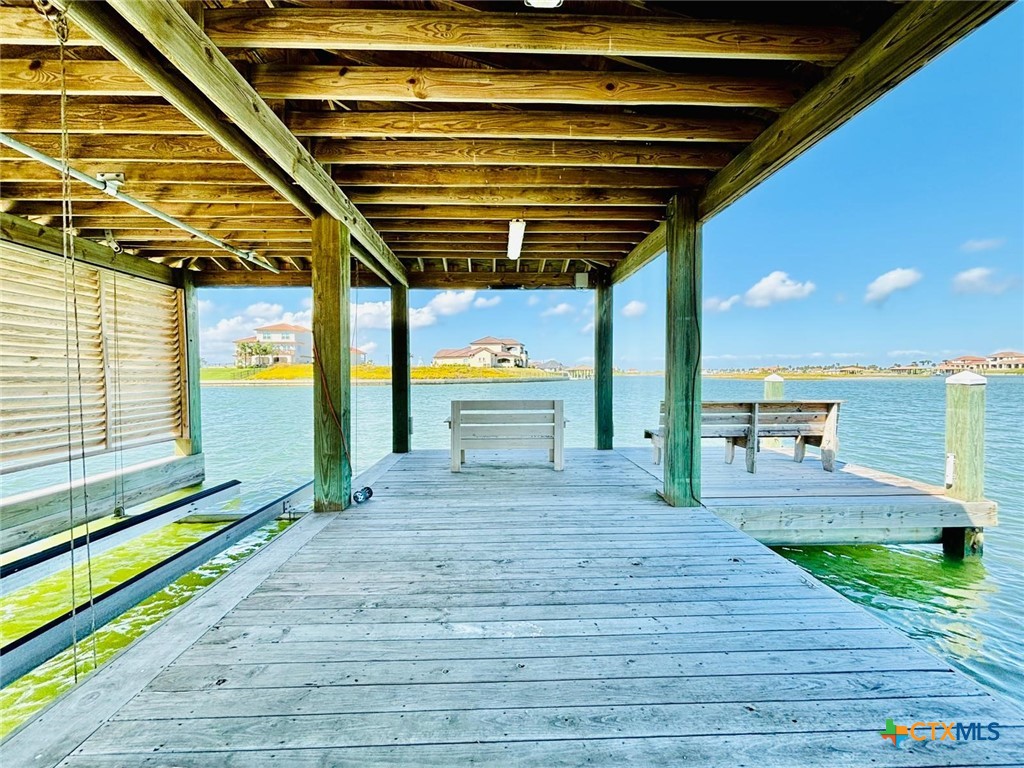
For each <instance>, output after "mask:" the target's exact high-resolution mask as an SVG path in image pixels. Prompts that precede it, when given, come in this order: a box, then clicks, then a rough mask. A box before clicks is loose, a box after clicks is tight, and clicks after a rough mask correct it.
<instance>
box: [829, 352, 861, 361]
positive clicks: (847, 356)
mask: <svg viewBox="0 0 1024 768" xmlns="http://www.w3.org/2000/svg"><path fill="white" fill-rule="evenodd" d="M829 357H834V358H835V359H836V360H856V359H857V358H860V357H865V355H864V353H863V352H833V353H832V354H831V355H829Z"/></svg>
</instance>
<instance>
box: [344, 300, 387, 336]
mask: <svg viewBox="0 0 1024 768" xmlns="http://www.w3.org/2000/svg"><path fill="white" fill-rule="evenodd" d="M350 315H351V317H352V325H353V326H355V327H356V328H358V329H359V330H362V329H364V328H378V329H386V328H390V327H391V302H390V301H363V302H360V303H359V304H353V305H352V306H351V307H350Z"/></svg>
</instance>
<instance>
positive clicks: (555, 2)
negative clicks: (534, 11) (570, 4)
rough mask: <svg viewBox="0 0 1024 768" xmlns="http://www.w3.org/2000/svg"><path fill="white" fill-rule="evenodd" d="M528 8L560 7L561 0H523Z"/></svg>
mask: <svg viewBox="0 0 1024 768" xmlns="http://www.w3.org/2000/svg"><path fill="white" fill-rule="evenodd" d="M523 2H524V3H526V5H527V7H528V8H561V7H562V0H523Z"/></svg>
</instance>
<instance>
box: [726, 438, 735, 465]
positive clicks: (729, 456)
mask: <svg viewBox="0 0 1024 768" xmlns="http://www.w3.org/2000/svg"><path fill="white" fill-rule="evenodd" d="M735 458H736V441H735V440H733V439H732V438H731V437H727V438H725V463H726V464H732V460H733V459H735Z"/></svg>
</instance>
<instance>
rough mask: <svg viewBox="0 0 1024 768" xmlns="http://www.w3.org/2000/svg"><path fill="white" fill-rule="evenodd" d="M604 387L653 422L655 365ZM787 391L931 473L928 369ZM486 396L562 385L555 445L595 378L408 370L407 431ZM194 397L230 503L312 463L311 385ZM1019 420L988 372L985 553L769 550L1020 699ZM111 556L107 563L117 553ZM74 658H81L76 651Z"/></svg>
mask: <svg viewBox="0 0 1024 768" xmlns="http://www.w3.org/2000/svg"><path fill="white" fill-rule="evenodd" d="M762 386H763V385H762V382H760V381H751V380H727V379H705V380H704V382H703V387H704V397H705V398H707V399H710V400H730V399H735V400H744V399H754V398H758V397H760V396H761V393H762ZM614 391H615V444H616V446H620V447H626V446H642V445H645V444H646V443H645V441H644V440H643V429H644V427H646V426H650V425H651V424H654V423H656V422H657V418H658V407H659V402H660V401H661V399H662V398H663V392H664V380H663V379H662V378H661V377H658V376H628V377H616V378H615V381H614ZM786 396H787V397H789V398H793V399H819V398H820V399H825V398H839V399H843V400H844V401H845V402H844V404H843V406H842V413H841V416H840V425H839V433H840V439H841V448H840V453H839V458H840V460H843V461H848V462H853V463H857V464H864V465H867V466H870V467H874V468H877V469H881V470H885V471H888V472H892V473H894V474H898V475H902V476H905V477H911V478H915V479H918V480H922V481H924V482H928V483H931V484H933V485H941V484H942V482H943V471H944V431H945V385H944V382H943V380H942V379H941V378H929V379H905V380H901V379H883V380H860V379H844V380H835V381H796V380H794V381H787V382H786ZM496 397H500V398H524V399H533V398H536V399H551V398H559V399H562V400H563V401H564V402H565V410H566V418H568V419H569V426H568V429H567V432H566V445H567V446H568V447H586V448H589V447H592V445H593V423H594V418H593V417H594V411H593V382H590V381H568V380H566V381H556V382H529V383H502V384H445V385H431V386H414V387H413V398H412V407H413V421H414V433H413V447H414V448H415V449H425V448H433V449H447V447H448V429H447V427H446V425H445V424H444V418H445V415H446V414H447V412H448V410H449V402H450V401H451V400H453V399H472V398H484V399H486V398H496ZM202 398H203V443H204V452H205V454H206V469H207V480H208V482H210V483H219V482H223V481H226V480H231V479H238V480H241V481H242V482H243V486H242V494H243V495H242V499H243V503H245V504H246V505H250V504H262V503H266V502H267V501H269V500H271V499H273V498H275V497H277V496H280V495H281V494H283V493H286V492H287V491H290V490H291V489H293V488H295V487H296V486H298V485H300V484H301V483H303V482H305V481H307V480H308V479H309V477H310V476H311V475H312V461H313V455H312V445H313V423H312V387H311V386H310V385H297V386H285V387H282V386H252V387H217V386H205V387H203V392H202ZM254 423H258V431H256V429H253V432H252V434H249V433H248V432H247V430H248V429H249V428H248V427H245V426H244V425H249V424H254ZM352 423H353V433H354V442H353V463H354V466H355V469H356V471H357V472H358V471H362V470H363V469H366V468H368V467H369V466H371V465H372V464H373V463H374V462H376V461H377V460H379V459H380V458H382V457H384V456H385V455H387V453H388V452H389V451H390V445H391V431H390V430H391V399H390V388H389V387H387V386H357V387H356V388H355V390H354V394H353V419H352ZM1022 424H1024V377H1009V376H1008V377H996V376H993V377H991V378H990V379H989V384H988V387H987V410H986V496H988V497H989V498H991V499H994V500H995V501H997V502H998V503H999V505H1000V513H999V516H1000V526H999V527H998V528H994V529H990V530H987V531H986V533H985V537H986V538H985V555H984V557H983V558H982V559H981V560H980V561H973V562H964V563H955V562H950V561H948V560H945V559H944V558H943V557H942V555H941V552H940V549H939V547H938V546H900V547H896V546H888V547H883V546H856V547H800V548H793V547H783V548H779V550H778V551H779V552H781V553H782V554H783V555H785V556H786V557H788V558H789V559H791V560H792V561H793V562H795V563H797V564H798V565H800V566H801V567H803V568H805V569H806V570H808V571H809V572H810V573H812V574H814V575H815V576H816V577H818V578H819V579H821V580H822V581H824V582H825V583H826V584H828V585H830V586H831V587H833V588H834V589H836V590H837V591H839V592H840V593H842V594H843V595H845V596H846V597H848V598H849V599H851V600H853V601H855V602H857V603H859V604H860V605H863V606H864V607H865V608H866V609H868V610H869V611H871V612H872V613H875V614H876V615H878V616H879V617H880V618H882V619H883V620H884V621H886V622H887V623H889V624H891V625H892V626H894V627H896V628H897V629H899V630H900V631H902V632H904V633H905V634H906V635H908V636H910V637H912V638H914V639H915V640H917V641H918V642H919V643H921V644H922V645H923V646H924V647H925V648H927V649H928V650H930V651H931V652H932V653H934V654H935V655H937V656H939V657H941V658H943V659H945V660H946V661H948V662H949V663H951V664H953V665H955V666H957V667H959V668H960V669H962V670H963V671H965V672H966V673H967V674H969V675H971V676H972V677H973V678H975V679H976V680H978V681H979V682H981V683H983V684H984V685H987V686H988V687H990V688H993V689H995V690H997V691H1000V692H1001V693H1003V694H1004V695H1007V696H1010V697H1011V698H1014V699H1016V700H1017V701H1020V702H1024V632H1022V629H1021V628H1022V626H1024V613H1022V606H1024V441H1021V440H1020V436H1021V425H1022ZM240 425H243V426H240ZM164 450H166V449H164ZM158 455H160V453H159V450H158V449H157V448H149V449H145V451H142V452H139V454H138V458H137V459H136V460H143V459H144V458H154V457H156V456H158ZM105 461H106V462H109V461H110V459H109V457H95V458H94V459H90V460H89V471H90V472H99V471H103V470H104V469H105V468H106V469H109V468H110V467H109V465H105V464H104V462H105ZM66 479H67V468H66V467H64V468H63V469H59V468H50V469H48V470H43V471H39V472H36V473H31V476H30V475H29V473H26V474H25V476H24V477H21V478H16V480H15V482H17V483H19V484H20V487H16V488H11V489H10V490H8V489H7V487H6V486H7V485H8V484H10V483H11V480H10V476H9V477H8V478H5V493H15V492H19V491H21V490H28V489H29V488H30V487H33V486H41V485H45V484H48V483H53V482H59V481H61V480H66ZM277 525H278V526H280V525H284V523H278V524H277ZM276 532H277V530H274V529H273V526H272V527H271V529H264V530H263V531H262V532H261V533H260V534H259V535H258V536H257V537H256V538H257V539H259V538H260V537H264V540H265V539H266V538H268V537H271V536H272V535H274V534H275V533H276ZM157 538H159V537H157ZM168 544H169V546H171V547H173V546H174V545H173V544H170V542H168ZM243 544H244V543H243ZM243 544H239V545H238V546H237V547H235V548H233V549H232V550H231V551H230V553H226V554H225V555H224V556H222V558H218V559H217V560H215V561H213V563H211V564H208V566H206V567H204V568H203V569H200V571H197V572H195V574H190V575H189V576H187V577H184V578H183V579H182V580H181V581H179V582H178V583H176V584H175V585H172V587H169V588H168V589H167V590H165V591H164V592H163V593H161V594H160V595H157V596H154V597H153V598H151V599H150V600H148V601H146V602H145V603H143V604H141V605H140V606H138V607H137V608H136V609H134V610H133V611H131V612H129V613H128V614H125V616H123V617H121V618H120V619H118V620H117V621H115V622H112V623H111V624H109V625H107V626H106V627H104V628H103V629H102V630H100V632H98V633H97V639H98V643H97V646H98V648H101V649H102V651H101V652H98V653H97V657H98V658H99V660H100V661H101V663H102V661H103V660H104V659H107V658H109V657H110V656H112V655H113V654H114V653H116V652H117V650H118V649H120V648H122V647H124V646H125V645H127V644H128V643H130V642H131V640H133V639H134V638H135V637H137V636H139V635H140V634H141V633H142V632H143V631H144V629H145V627H147V626H150V625H152V624H153V623H155V622H157V621H159V620H160V619H161V618H162V617H163V616H165V615H166V613H167V612H168V611H170V610H171V609H172V608H173V607H174V606H176V605H179V604H181V602H184V601H185V600H187V599H188V597H189V596H190V595H192V594H194V593H195V592H196V591H198V590H199V589H201V588H202V586H203V585H205V584H207V583H209V582H210V581H212V580H213V579H214V578H216V575H218V574H219V573H222V572H223V571H224V570H227V569H228V568H230V566H231V564H232V563H233V562H236V561H237V559H238V558H240V557H243V556H244V552H245V551H252V550H253V549H254V548H256V547H258V546H259V543H258V542H257V543H256V544H246V545H245V546H243ZM247 547H249V549H246V548H247ZM231 553H234V554H231ZM112 567H113V568H114V570H116V569H117V566H116V564H115V565H114V566H112ZM125 567H128V566H127V564H125ZM94 575H95V574H94ZM61 589H63V591H64V593H65V594H67V591H68V590H67V587H66V586H64V587H57V591H58V592H59V591H61ZM60 599H61V598H60V597H57V598H53V600H60ZM65 599H66V598H65ZM48 600H50V598H46V599H44V600H42V603H46V602H47V601H48ZM5 621H6V618H5ZM83 648H85V650H83ZM86 651H88V657H89V658H88V659H86V662H87V663H90V664H91V653H92V651H91V648H87V647H86V646H85V645H84V644H83V645H82V646H80V649H79V655H80V656H81V655H82V654H84V653H86ZM68 653H69V652H67V653H65V654H62V655H61V656H59V657H57V658H55V659H53V660H52V661H51V662H50V663H48V664H46V665H44V666H43V667H41V668H40V669H39V670H37V671H36V672H35V673H33V674H32V675H29V676H26V677H25V678H23V679H22V680H20V681H18V682H17V683H15V684H14V685H13V686H10V687H8V688H7V689H5V690H3V691H2V692H0V710H2V711H3V712H4V715H3V718H4V724H3V727H2V729H3V730H4V732H6V731H8V730H10V728H12V727H14V725H9V723H14V724H15V725H16V722H17V721H18V720H19V719H20V718H23V717H25V716H28V714H30V713H31V712H33V711H36V710H37V709H38V708H39V707H40V706H42V703H45V701H49V700H50V699H52V697H53V696H54V695H56V694H57V693H59V692H61V691H63V690H66V689H67V688H68V687H70V686H72V685H73V684H74V676H73V674H72V672H71V670H72V665H73V659H71V658H70V657H69V655H68ZM79 666H80V669H81V667H82V663H81V659H80V665H79ZM41 702H42V703H41Z"/></svg>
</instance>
